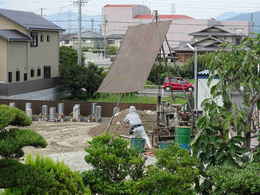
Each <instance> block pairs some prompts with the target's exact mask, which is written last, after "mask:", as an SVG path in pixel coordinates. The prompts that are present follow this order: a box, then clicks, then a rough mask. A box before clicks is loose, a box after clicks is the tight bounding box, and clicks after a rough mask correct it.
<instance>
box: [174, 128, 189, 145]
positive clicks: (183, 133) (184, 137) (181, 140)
mask: <svg viewBox="0 0 260 195" xmlns="http://www.w3.org/2000/svg"><path fill="white" fill-rule="evenodd" d="M175 142H176V144H178V145H182V144H185V145H189V144H190V142H191V127H185V126H183V127H176V128H175Z"/></svg>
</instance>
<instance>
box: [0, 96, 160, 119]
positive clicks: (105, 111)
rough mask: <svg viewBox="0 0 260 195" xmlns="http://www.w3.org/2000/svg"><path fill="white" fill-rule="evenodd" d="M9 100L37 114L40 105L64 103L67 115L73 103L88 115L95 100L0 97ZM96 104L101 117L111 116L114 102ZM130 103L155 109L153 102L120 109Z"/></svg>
mask: <svg viewBox="0 0 260 195" xmlns="http://www.w3.org/2000/svg"><path fill="white" fill-rule="evenodd" d="M10 102H14V103H15V106H16V107H17V108H19V109H21V110H24V111H25V104H26V103H31V104H32V113H33V114H34V115H38V114H40V113H41V106H42V105H47V106H48V107H57V106H58V104H59V103H64V114H65V115H69V114H71V113H72V110H73V106H74V105H75V104H80V113H81V115H83V116H88V115H90V114H91V104H92V103H96V102H84V101H41V100H8V99H1V100H0V104H6V105H9V103H10ZM97 105H99V106H102V113H101V115H102V117H111V116H112V113H113V108H114V107H115V106H116V103H97ZM130 105H133V106H135V107H136V109H137V110H156V105H155V104H120V105H119V107H120V110H123V109H126V108H129V106H130Z"/></svg>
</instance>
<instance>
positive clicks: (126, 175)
mask: <svg viewBox="0 0 260 195" xmlns="http://www.w3.org/2000/svg"><path fill="white" fill-rule="evenodd" d="M89 144H90V146H89V147H88V148H87V149H86V152H87V153H88V154H87V155H86V157H85V160H86V162H87V163H89V164H91V165H92V167H93V170H90V171H86V172H84V173H83V178H84V182H85V184H86V185H88V186H89V187H90V189H91V191H92V193H99V194H106V195H109V194H111V195H112V194H124V195H127V194H132V192H131V190H132V187H131V186H132V182H133V181H136V180H138V179H139V178H141V177H142V176H143V170H144V159H143V158H142V157H141V155H140V154H138V153H137V152H136V151H135V150H133V149H130V148H128V142H127V141H125V140H123V139H121V138H114V137H112V136H111V135H103V136H98V137H95V138H94V139H93V140H92V141H90V142H89Z"/></svg>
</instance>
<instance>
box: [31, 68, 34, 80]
mask: <svg viewBox="0 0 260 195" xmlns="http://www.w3.org/2000/svg"><path fill="white" fill-rule="evenodd" d="M31 77H32V78H33V77H34V69H31Z"/></svg>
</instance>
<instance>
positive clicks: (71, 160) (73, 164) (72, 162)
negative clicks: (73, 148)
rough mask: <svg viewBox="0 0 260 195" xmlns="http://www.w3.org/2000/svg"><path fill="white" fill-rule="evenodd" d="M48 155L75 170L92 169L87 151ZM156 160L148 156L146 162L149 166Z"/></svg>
mask: <svg viewBox="0 0 260 195" xmlns="http://www.w3.org/2000/svg"><path fill="white" fill-rule="evenodd" d="M48 156H49V157H51V158H52V159H54V160H57V161H63V162H64V163H65V164H66V165H68V166H69V167H70V168H71V169H73V170H75V171H85V170H89V169H91V165H89V164H87V163H86V162H85V160H84V157H85V156H86V152H82V151H80V152H66V153H58V154H50V155H48ZM155 161H156V160H155V158H154V157H152V156H148V157H147V160H146V162H145V164H146V165H147V166H148V165H151V164H154V163H155Z"/></svg>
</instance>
